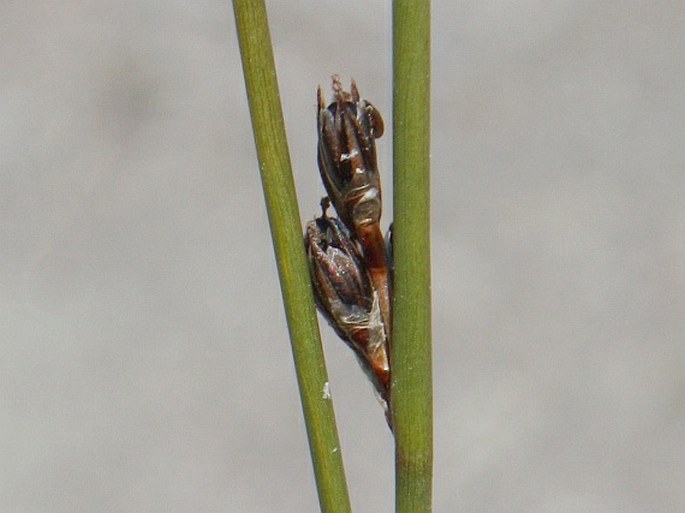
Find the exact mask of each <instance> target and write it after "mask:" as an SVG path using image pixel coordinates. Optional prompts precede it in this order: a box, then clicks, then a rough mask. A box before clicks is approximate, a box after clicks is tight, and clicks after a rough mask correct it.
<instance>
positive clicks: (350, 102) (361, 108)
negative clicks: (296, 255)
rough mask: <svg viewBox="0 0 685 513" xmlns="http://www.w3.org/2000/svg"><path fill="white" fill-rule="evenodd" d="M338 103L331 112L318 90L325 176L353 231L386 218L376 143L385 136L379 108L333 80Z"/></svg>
mask: <svg viewBox="0 0 685 513" xmlns="http://www.w3.org/2000/svg"><path fill="white" fill-rule="evenodd" d="M333 93H334V98H333V102H332V103H331V104H330V105H329V106H328V107H326V104H325V102H324V98H323V94H322V92H321V88H319V90H318V94H317V99H318V104H319V108H318V130H319V147H318V159H319V171H320V173H321V179H322V180H323V183H324V186H325V187H326V191H327V192H328V196H329V197H330V198H331V201H332V202H333V206H334V207H335V210H336V211H337V212H338V216H340V219H341V220H342V222H343V223H345V225H346V226H347V227H348V228H349V229H350V230H351V231H353V232H356V231H357V230H358V228H359V227H361V226H362V225H365V224H370V223H378V222H379V221H380V218H381V183H380V176H379V173H378V165H377V163H376V143H375V139H377V138H378V137H380V136H381V135H383V119H382V118H381V115H380V113H379V112H378V111H377V110H376V108H375V107H374V106H373V105H371V103H369V102H367V101H366V100H364V99H361V98H360V97H359V91H358V90H357V86H356V84H355V83H354V81H352V86H351V93H348V92H346V91H344V90H343V89H342V85H341V84H340V79H339V78H338V77H337V76H336V75H334V76H333Z"/></svg>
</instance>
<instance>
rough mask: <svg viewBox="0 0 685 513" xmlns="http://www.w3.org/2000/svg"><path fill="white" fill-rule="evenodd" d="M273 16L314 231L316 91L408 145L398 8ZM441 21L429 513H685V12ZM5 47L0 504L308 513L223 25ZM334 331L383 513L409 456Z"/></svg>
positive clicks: (588, 6)
mask: <svg viewBox="0 0 685 513" xmlns="http://www.w3.org/2000/svg"><path fill="white" fill-rule="evenodd" d="M268 7H269V14H270V22H271V26H272V37H273V41H274V45H275V54H276V61H277V67H278V71H279V81H280V87H281V95H282V101H283V108H284V113H285V117H286V124H287V129H288V136H289V143H290V148H291V153H292V162H293V166H294V170H295V178H296V182H297V186H298V195H299V201H300V207H301V214H302V218H303V222H304V221H306V220H307V219H308V218H311V217H312V216H314V215H315V214H316V213H317V212H318V202H319V199H320V196H321V195H322V194H323V188H322V186H321V184H320V181H319V178H318V171H317V168H316V151H315V141H316V133H315V91H316V87H317V85H318V84H322V85H324V87H325V90H326V91H327V93H328V94H329V95H330V92H329V91H330V89H329V85H328V84H329V76H330V74H331V73H334V72H337V73H340V74H341V76H342V77H343V80H344V81H345V82H346V83H347V81H348V80H349V78H350V77H354V78H355V79H356V80H357V82H358V84H359V87H360V90H361V92H362V95H363V96H364V97H366V98H368V99H370V100H371V101H372V102H373V103H374V104H375V105H376V106H377V107H378V109H379V110H380V111H381V112H382V113H384V115H385V119H386V124H387V125H389V126H390V125H391V120H392V112H391V106H392V101H391V71H392V70H391V26H390V9H389V4H388V3H387V2H364V1H354V2H332V1H324V2H315V1H311V0H310V1H299V2H293V1H290V2H285V1H282V2H277V1H271V2H269V3H268ZM433 23H434V25H433V30H434V32H433V97H432V104H433V117H432V122H433V130H432V165H433V171H432V183H433V192H434V194H433V203H432V217H433V248H432V249H433V251H432V255H433V281H434V286H433V301H434V302H433V312H434V342H435V347H434V361H435V367H434V379H435V435H436V439H435V443H436V453H435V487H434V488H435V500H434V504H435V511H436V512H474V513H475V512H488V513H498V512H502V513H505V512H507V513H510V512H536V513H537V512H560V513H566V512H584V513H595V512H597V513H612V512H619V511H620V512H627V513H633V512H634V513H638V512H640V513H642V512H646V511H649V512H658V513H661V512H664V513H665V512H673V513H676V512H682V511H685V486H683V469H685V428H684V425H685V345H684V344H683V342H684V340H685V201H684V199H683V198H684V195H685V173H684V172H683V171H684V167H685V166H684V164H685V159H684V158H683V143H685V140H684V139H685V137H683V133H684V128H685V122H684V119H685V118H684V116H685V102H684V99H685V94H683V90H682V84H683V83H684V82H685V65H684V64H683V57H684V55H685V36H684V30H683V27H684V26H685V3H683V2H681V1H656V2H641V1H627V2H611V1H599V2H596V1H595V2H589V1H577V0H575V1H570V0H567V1H552V2H542V1H532V0H529V1H520V2H507V1H495V2H451V1H447V0H443V1H436V2H434V5H433ZM0 27H2V29H1V31H0V55H1V56H2V72H1V75H0V87H1V90H0V112H1V115H0V145H1V148H0V165H1V167H0V194H1V201H0V316H1V319H2V320H1V325H0V326H1V328H0V337H1V342H0V352H1V358H0V401H1V402H0V460H1V461H2V464H0V510H1V511H3V512H19V513H29V512H55V513H60V512H74V511H87V512H91V511H92V512H187V511H200V512H241V513H243V512H244V513H250V512H267V511H268V512H271V511H284V512H315V511H318V503H317V499H316V492H315V488H314V481H313V477H312V471H311V465H310V461H309V454H308V451H307V445H306V438H305V433H304V428H303V423H302V419H301V411H300V405H299V398H298V395H297V391H296V384H295V377H294V372H293V365H292V359H291V356H290V348H289V342H288V339H287V334H286V326H285V321H284V315H283V309H282V306H281V302H280V291H279V287H278V282H277V278H276V272H275V264H274V260H273V251H272V247H271V242H270V237H269V231H268V225H267V220H266V216H265V212H264V206H263V200H262V193H261V185H260V181H259V175H258V168H257V164H256V157H255V151H254V145H253V141H252V133H251V126H250V122H249V117H248V111H247V104H246V99H245V90H244V85H243V79H242V74H241V73H242V70H241V64H240V59H239V52H238V47H237V42H236V35H235V26H234V20H233V13H232V10H231V6H230V3H229V2H209V3H197V2H182V1H172V2H159V1H153V0H148V1H131V0H125V1H118V2H114V1H111V0H105V1H103V0H100V1H86V2H75V1H66V2H57V3H56V2H45V1H34V2H3V3H2V6H0ZM391 138H392V131H391V130H388V132H387V135H386V136H385V137H384V138H383V139H381V140H380V141H379V152H380V165H381V167H382V169H383V173H384V177H383V178H384V183H385V197H386V200H389V198H391V192H392V191H391V176H390V170H391V164H392V163H391ZM388 203H389V201H388ZM391 216H392V210H391V208H390V205H387V206H386V214H385V218H384V225H386V226H387V224H388V223H389V221H390V219H391ZM323 336H324V345H325V350H326V354H327V360H328V368H329V373H330V379H331V386H332V391H333V397H334V400H335V408H336V413H337V416H338V419H339V428H340V436H341V443H342V450H343V455H344V458H345V464H346V470H347V476H348V481H349V485H350V493H351V496H352V501H353V506H354V508H355V511H359V512H371V511H391V510H392V504H393V498H392V490H393V479H394V477H393V454H392V440H391V436H390V434H389V432H388V430H387V428H386V426H385V423H384V420H383V416H382V413H381V411H380V409H379V407H378V405H377V404H376V402H375V399H374V398H373V394H372V391H371V387H370V385H369V384H368V383H367V382H366V381H365V378H364V377H363V375H362V374H361V372H359V369H358V368H357V364H356V362H355V361H354V358H353V356H352V354H351V352H350V351H349V350H347V348H345V347H344V346H343V344H342V343H341V342H340V341H339V340H337V339H336V338H335V336H334V335H333V334H332V332H331V330H330V329H328V327H324V328H323Z"/></svg>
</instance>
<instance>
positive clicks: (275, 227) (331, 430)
mask: <svg viewBox="0 0 685 513" xmlns="http://www.w3.org/2000/svg"><path fill="white" fill-rule="evenodd" d="M233 10H234V13H235V20H236V27H237V32H238V39H239V43H240V53H241V57H242V62H243V74H244V75H245V85H246V88H247V96H248V102H249V104H250V114H251V117H252V129H253V132H254V138H255V144H256V146H257V156H258V159H259V168H260V170H261V176H262V185H263V188H264V198H265V201H266V207H267V211H268V215H269V223H270V225H271V236H272V238H273V244H274V250H275V253H276V262H277V265H278V274H279V277H280V282H281V291H282V294H283V303H284V305H285V312H286V317H287V320H288V331H289V333H290V341H291V344H292V351H293V357H294V360H295V369H296V372H297V380H298V385H299V390H300V397H301V400H302V409H303V412H304V419H305V423H306V426H307V436H308V438H309V448H310V451H311V456H312V462H313V466H314V474H315V476H316V485H317V490H318V493H319V502H320V505H321V511H322V512H324V513H333V512H335V513H339V512H343V513H345V512H349V511H351V509H350V500H349V497H348V493H347V484H346V481H345V472H344V469H343V462H342V455H341V452H340V449H339V448H340V443H339V441H338V433H337V428H336V425H335V416H334V413H333V405H332V402H331V399H330V395H329V394H328V387H327V383H328V377H327V374H326V367H325V363H324V357H323V350H322V348H321V338H320V335H319V326H318V323H317V320H316V312H315V309H314V298H313V294H312V289H311V284H310V281H309V271H308V268H307V261H306V258H305V253H304V245H303V241H302V228H301V226H300V215H299V209H298V206H297V197H296V195H295V185H294V181H293V177H292V168H291V164H290V155H289V153H288V147H287V142H286V137H285V126H284V123H283V113H282V110H281V104H280V100H279V94H278V82H277V80H276V69H275V66H274V58H273V50H272V47H271V37H270V35H269V26H268V21H267V16H266V7H265V5H264V1H263V0H233Z"/></svg>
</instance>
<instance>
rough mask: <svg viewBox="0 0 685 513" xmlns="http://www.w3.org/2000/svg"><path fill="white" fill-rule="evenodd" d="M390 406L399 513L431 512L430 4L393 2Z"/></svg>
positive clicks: (420, 0) (418, 0)
mask: <svg viewBox="0 0 685 513" xmlns="http://www.w3.org/2000/svg"><path fill="white" fill-rule="evenodd" d="M392 21H393V83H394V94H393V133H394V141H393V160H394V171H393V177H394V182H393V183H394V207H395V208H394V212H395V220H394V226H393V257H394V264H395V275H394V306H393V322H394V324H393V347H392V353H391V357H392V364H391V369H392V392H391V394H392V404H393V411H394V424H395V471H396V476H395V486H396V488H395V508H396V511H397V513H426V512H430V511H431V488H432V467H433V405H432V396H433V394H432V373H431V296H430V201H429V200H430V197H429V193H430V180H429V171H430V1H429V0H395V1H394V2H393V15H392Z"/></svg>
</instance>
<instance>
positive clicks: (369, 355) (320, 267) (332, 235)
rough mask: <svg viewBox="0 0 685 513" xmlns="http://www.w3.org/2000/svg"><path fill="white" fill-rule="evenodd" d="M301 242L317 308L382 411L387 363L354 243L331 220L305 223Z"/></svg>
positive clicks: (376, 310) (372, 295)
mask: <svg viewBox="0 0 685 513" xmlns="http://www.w3.org/2000/svg"><path fill="white" fill-rule="evenodd" d="M305 244H306V247H307V255H308V259H309V269H310V274H311V278H312V284H313V286H314V292H315V297H316V301H317V306H318V308H319V310H320V311H321V312H322V314H323V315H324V317H326V320H327V321H328V322H329V324H330V325H331V326H332V327H333V329H335V331H336V333H337V334H338V335H339V336H340V338H342V339H343V340H344V341H345V343H347V345H349V346H350V347H351V348H352V349H353V350H354V352H355V353H356V355H357V357H358V359H359V362H360V364H361V366H362V368H363V369H364V371H365V372H366V373H367V375H368V376H369V378H370V379H371V381H372V382H373V383H374V386H375V387H376V391H377V393H378V395H379V396H380V398H381V400H382V402H383V404H384V407H385V408H386V410H387V391H388V388H389V385H390V364H389V358H388V348H387V337H386V332H385V327H384V324H383V320H382V317H381V310H380V303H379V297H378V293H377V292H376V290H375V289H374V287H373V284H372V282H371V279H370V276H369V274H368V271H367V270H366V267H365V266H364V263H363V261H362V257H361V254H360V252H359V248H358V246H357V244H356V242H355V241H354V240H353V239H352V238H351V236H350V233H349V231H348V230H347V228H346V227H345V226H344V225H343V224H342V223H341V222H340V221H339V220H338V219H336V218H331V217H327V216H326V213H325V210H324V213H323V215H322V216H321V217H320V218H318V219H315V220H314V221H310V222H309V223H308V224H307V230H306V234H305Z"/></svg>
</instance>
